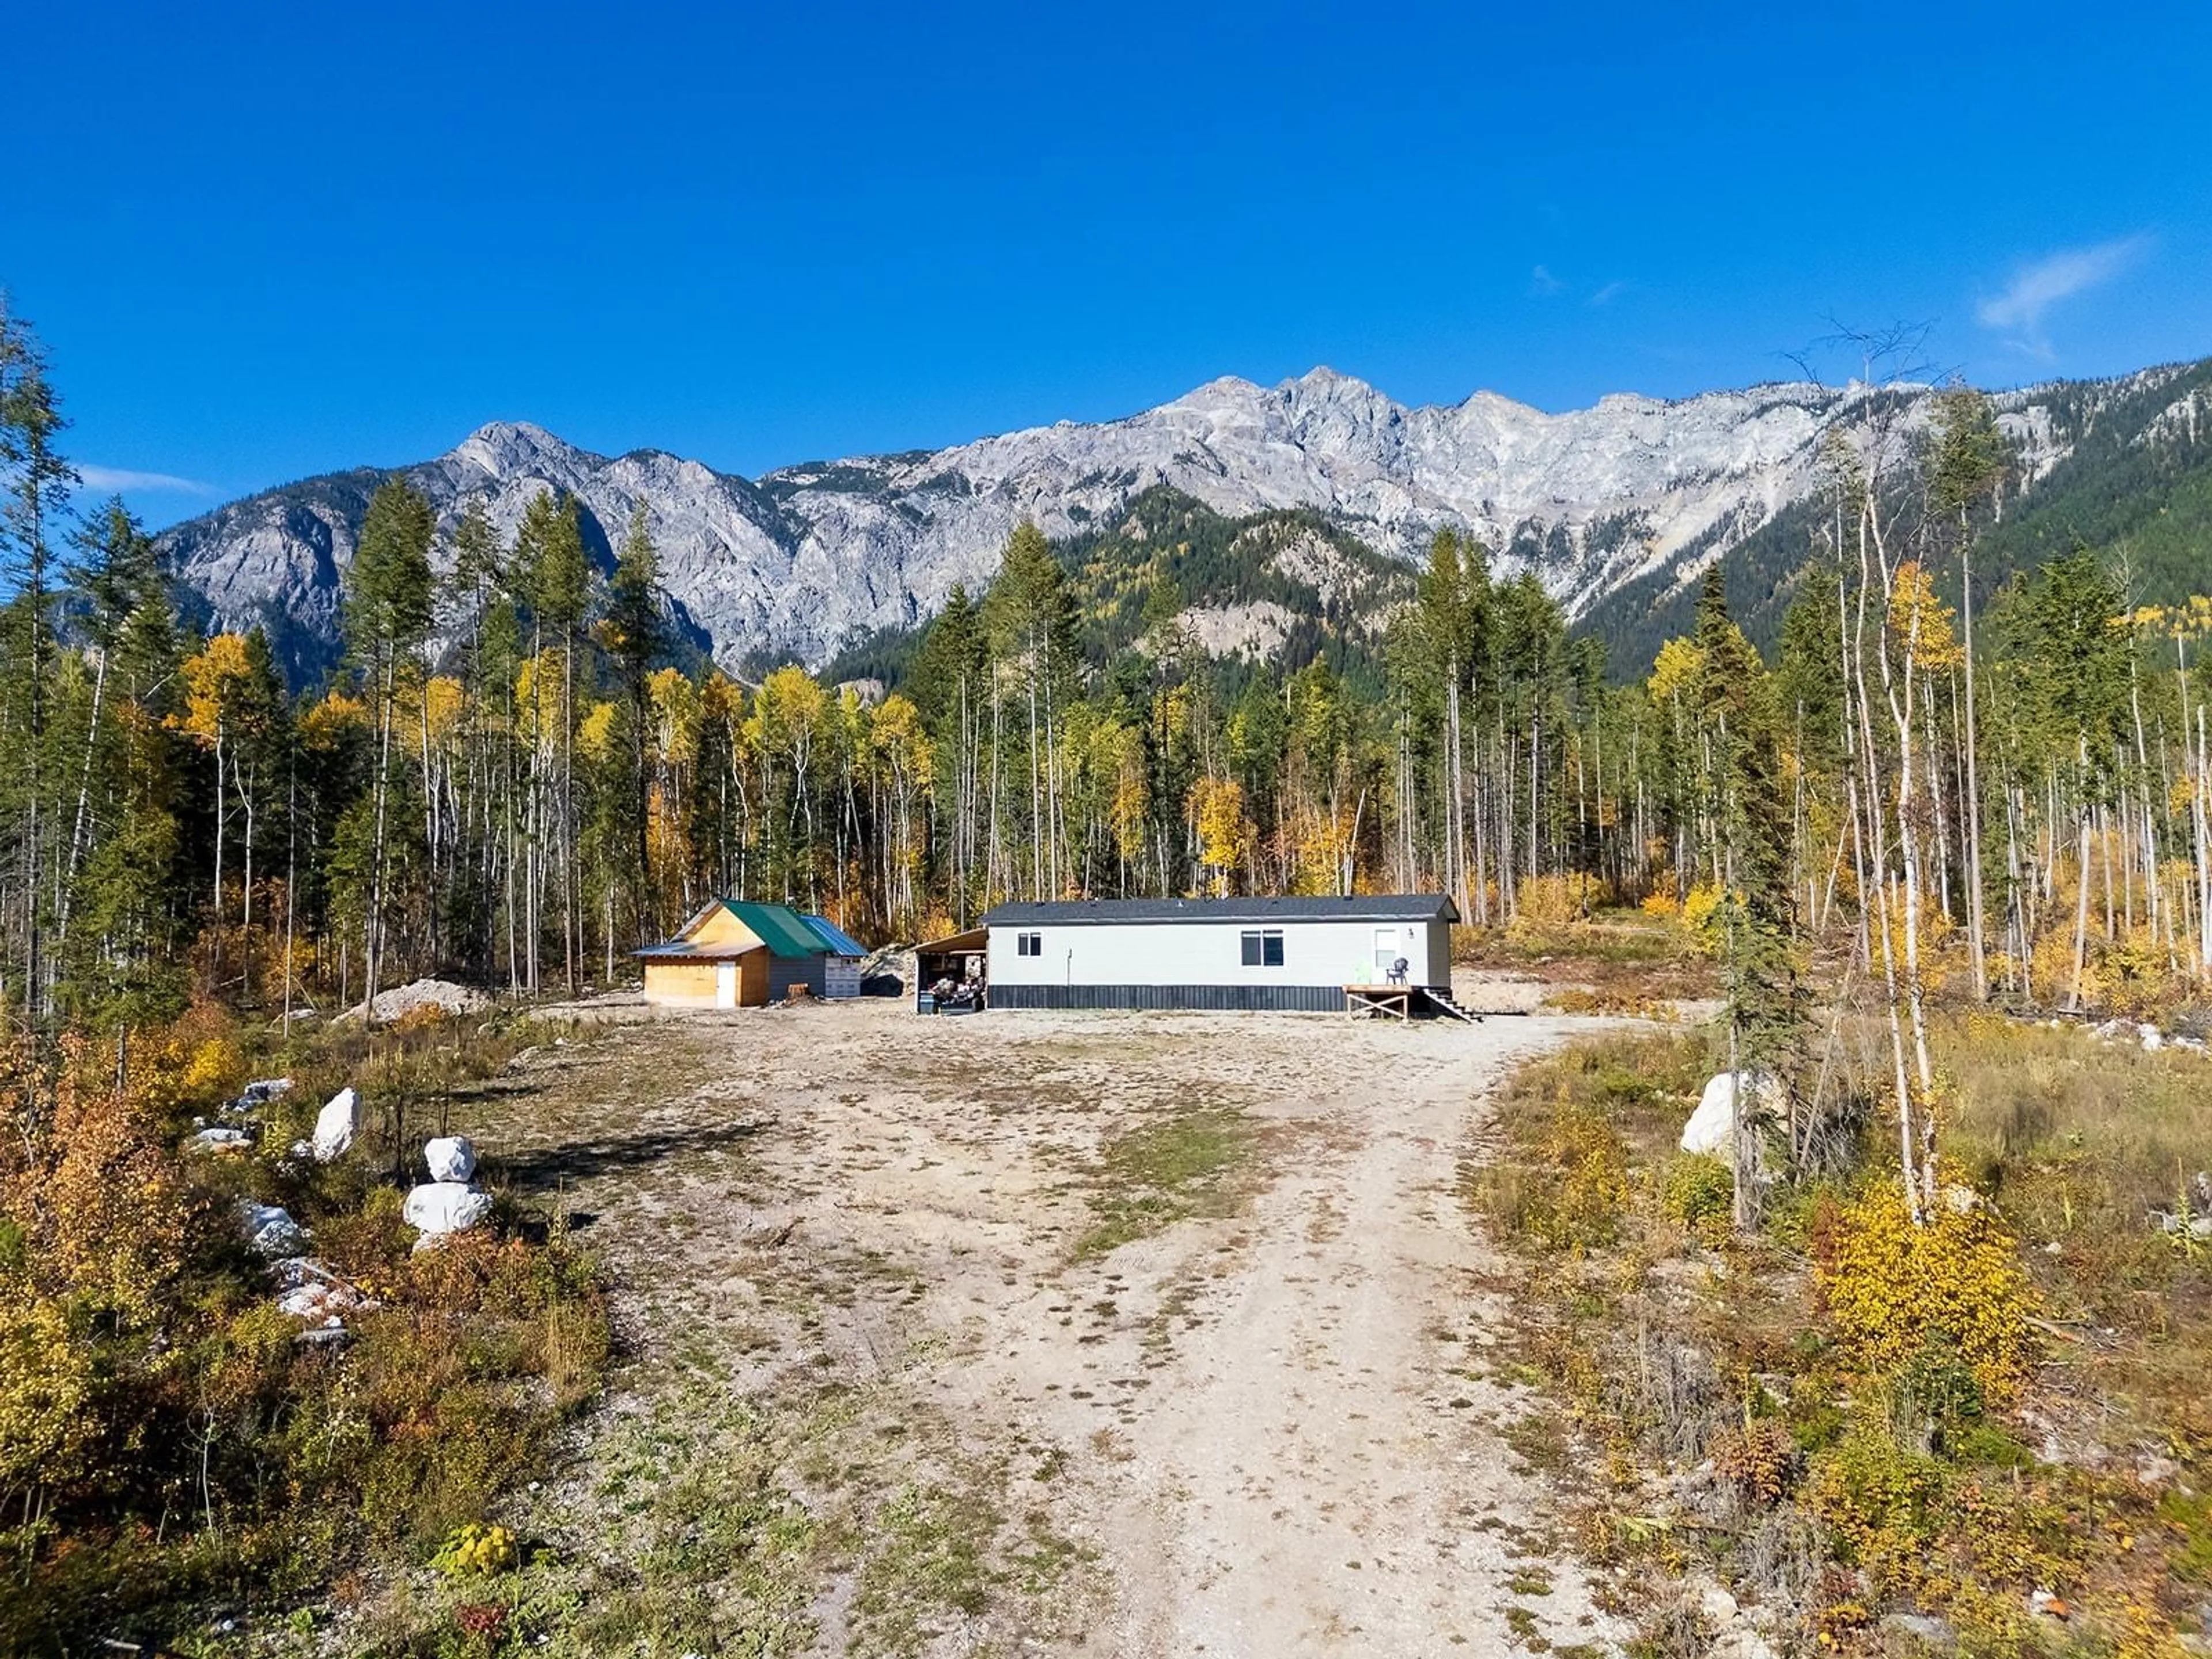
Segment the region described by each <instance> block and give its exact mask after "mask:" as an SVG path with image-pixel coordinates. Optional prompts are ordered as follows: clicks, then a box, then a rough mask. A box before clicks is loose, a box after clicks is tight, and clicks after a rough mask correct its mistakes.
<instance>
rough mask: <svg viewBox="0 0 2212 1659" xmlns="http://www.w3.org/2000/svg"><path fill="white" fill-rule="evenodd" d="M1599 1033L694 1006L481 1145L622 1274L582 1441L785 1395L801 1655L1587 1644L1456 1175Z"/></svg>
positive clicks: (790, 1625) (586, 1067)
mask: <svg viewBox="0 0 2212 1659" xmlns="http://www.w3.org/2000/svg"><path fill="white" fill-rule="evenodd" d="M1578 1024H1588V1022H1574V1021H1563V1020H1550V1019H1544V1018H1523V1019H1510V1020H1496V1021H1492V1022H1491V1023H1489V1024H1484V1025H1480V1026H1474V1027H1468V1026H1462V1025H1455V1024H1422V1025H1415V1026H1412V1027H1406V1026H1401V1025H1398V1024H1395V1023H1389V1024H1385V1023H1362V1024H1351V1023H1340V1022H1337V1021H1334V1020H1329V1019H1326V1018H1292V1017H1280V1018H1263V1017H1210V1016H1171V1015H1150V1016H1085V1015H1049V1014H1012V1015H993V1016H986V1017H984V1018H972V1019H961V1020H919V1019H916V1018H913V1017H912V1016H911V1015H910V1014H909V1013H908V1012H906V1010H905V1008H904V1006H903V1005H897V1004H866V1005H847V1006H835V1007H813V1008H803V1009H793V1010H779V1011H769V1012H757V1013H741V1014H734V1015H727V1016H705V1017H696V1018H688V1019H684V1020H680V1021H665V1022H659V1023H653V1024H641V1025H636V1026H630V1027H617V1028H614V1029H610V1030H599V1031H595V1032H592V1033H590V1034H588V1035H580V1036H578V1037H577V1038H575V1039H574V1040H573V1041H572V1042H571V1043H570V1045H569V1046H568V1047H567V1048H562V1049H560V1050H557V1051H553V1052H550V1053H541V1054H539V1055H538V1056H537V1057H534V1059H533V1060H532V1062H531V1063H530V1064H529V1065H528V1066H526V1067H525V1068H524V1069H523V1071H522V1073H520V1078H519V1079H518V1084H517V1086H516V1088H515V1089H514V1091H513V1092H512V1093H510V1094H508V1095H507V1096H506V1097H504V1099H503V1100H501V1101H500V1102H498V1103H495V1104H494V1105H493V1106H492V1107H491V1108H489V1110H488V1112H487V1121H485V1123H484V1124H483V1138H484V1139H485V1141H486V1142H487V1144H488V1146H489V1148H490V1149H491V1150H492V1151H493V1152H494V1153H495V1157H496V1158H497V1160H498V1161H497V1163H496V1164H495V1172H496V1171H497V1170H504V1173H505V1175H506V1177H507V1180H508V1181H509V1182H510V1183H511V1184H512V1186H513V1187H514V1188H517V1189H519V1190H520V1191H521V1192H523V1193H526V1194H528V1193H535V1194H540V1195H546V1194H554V1193H556V1192H557V1193H558V1194H560V1200H559V1201H560V1202H561V1203H562V1204H565V1205H568V1206H571V1207H572V1208H573V1209H574V1210H576V1211H579V1212H583V1213H584V1214H586V1215H587V1216H590V1217H592V1218H594V1219H593V1220H592V1223H591V1227H590V1236H591V1237H593V1238H595V1239H596V1240H597V1241H598V1243H599V1247H600V1248H601V1249H602V1250H603V1251H604V1252H605V1255H606V1256H607V1258H608V1260H609V1261H610V1262H611V1264H612V1266H613V1267H614V1268H615V1270H616V1272H617V1274H618V1276H619V1278H620V1280H621V1283H622V1285H623V1306H624V1308H625V1310H626V1312H627V1316H628V1318H629V1323H630V1327H631V1329H632V1331H633V1334H634V1336H635V1341H636V1344H637V1349H638V1353H639V1358H638V1360H637V1362H636V1363H635V1364H634V1365H633V1366H631V1367H630V1368H629V1371H628V1372H627V1374H626V1376H625V1379H624V1382H623V1397H622V1398H620V1399H618V1400H617V1401H616V1402H615V1409H614V1410H613V1411H612V1412H611V1413H609V1414H607V1416H606V1417H605V1419H604V1420H603V1421H602V1423H601V1425H599V1427H597V1428H595V1429H594V1430H593V1431H592V1434H593V1435H594V1436H596V1437H607V1436H612V1435H616V1434H618V1433H620V1432H622V1425H623V1423H624V1422H625V1421H626V1420H629V1421H635V1420H636V1419H638V1418H639V1417H640V1416H641V1414H642V1413H648V1412H650V1411H651V1410H652V1409H653V1402H654V1401H656V1400H660V1399H666V1398H669V1397H671V1396H672V1395H673V1393H674V1391H675V1390H677V1389H679V1388H681V1389H690V1390H692V1391H693V1395H694V1397H696V1390H697V1389H699V1388H700V1386H701V1385H702V1379H706V1385H707V1386H708V1387H710V1388H712V1389H717V1390H726V1391H727V1392H728V1393H729V1395H731V1396H732V1397H734V1398H738V1399H743V1400H746V1401H771V1402H774V1404H773V1409H774V1411H775V1413H777V1414H778V1416H777V1419H776V1420H777V1421H778V1422H780V1423H781V1425H782V1426H781V1428H779V1429H777V1430H775V1431H772V1432H770V1433H769V1442H770V1443H771V1444H772V1445H773V1447H774V1451H775V1460H776V1462H777V1464H778V1468H779V1471H780V1473H779V1476H778V1478H779V1479H780V1480H782V1481H783V1483H784V1485H785V1486H786V1487H787V1490H788V1492H789V1493H790V1495H791V1498H792V1502H793V1505H794V1506H795V1509H796V1510H803V1512H804V1513H805V1515H806V1516H808V1517H811V1518H810V1520H809V1522H808V1523H807V1530H806V1531H805V1542H804V1544H803V1546H795V1547H794V1548H793V1555H792V1559H791V1561H790V1563H789V1566H790V1582H792V1583H794V1584H803V1585H804V1586H805V1589H804V1593H803V1595H798V1599H799V1600H803V1601H805V1607H804V1610H803V1612H797V1613H793V1616H792V1617H791V1619H790V1620H788V1622H787V1624H785V1625H782V1626H779V1627H778V1629H779V1631H781V1632H782V1636H783V1639H784V1641H785V1644H786V1647H787V1650H794V1651H803V1650H813V1651H818V1652H824V1653H842V1652H857V1653H869V1652H886V1653H892V1652H908V1653H946V1654H952V1653H977V1652H1010V1653H1011V1652H1022V1651H1027V1652H1039V1651H1042V1652H1060V1653H1083V1654H1098V1655H1113V1656H1153V1655H1183V1654H1200V1653H1203V1654H1207V1655H1223V1656H1251V1659H1279V1656H1291V1655H1306V1654H1376V1655H1389V1656H1419V1655H1430V1654H1437V1655H1442V1654H1449V1653H1455V1652H1470V1651H1471V1652H1475V1653H1492V1652H1503V1651H1505V1650H1509V1649H1510V1648H1516V1647H1526V1648H1531V1649H1540V1648H1541V1646H1542V1645H1543V1644H1546V1643H1548V1644H1551V1645H1552V1646H1553V1647H1555V1648H1566V1649H1571V1648H1573V1647H1575V1646H1577V1645H1579V1644H1589V1646H1590V1647H1591V1648H1592V1649H1593V1650H1595V1649H1603V1648H1607V1647H1609V1646H1610V1645H1611V1644H1612V1643H1613V1640H1615V1639H1617V1638H1618V1636H1619V1634H1620V1631H1619V1629H1618V1628H1617V1627H1616V1626H1614V1625H1613V1621H1612V1620H1608V1619H1607V1618H1606V1617H1604V1616H1603V1615H1601V1614H1600V1613H1596V1612H1595V1611H1594V1610H1593V1608H1592V1607H1591V1606H1590V1604H1589V1597H1588V1595H1587V1593H1586V1589H1585V1587H1584V1585H1583V1583H1582V1582H1581V1580H1580V1579H1579V1577H1577V1574H1576V1572H1575V1571H1574V1569H1573V1567H1572V1566H1571V1564H1570V1562H1569V1561H1568V1560H1567V1559H1566V1553H1565V1551H1564V1550H1562V1549H1559V1548H1558V1547H1556V1546H1555V1543H1554V1541H1553V1539H1552V1538H1551V1536H1550V1531H1549V1528H1548V1526H1547V1499H1546V1495H1545V1487H1544V1485H1543V1480H1542V1478H1541V1476H1540V1475H1538V1474H1534V1472H1531V1471H1528V1470H1526V1469H1525V1468H1522V1466H1521V1464H1520V1460H1519V1459H1518V1458H1517V1457H1516V1455H1515V1454H1514V1453H1513V1451H1512V1450H1511V1449H1510V1447H1509V1446H1508V1444H1507V1443H1506V1441H1505V1439H1504V1437H1502V1436H1503V1433H1504V1431H1506V1429H1507V1427H1508V1425H1510V1421H1511V1419H1512V1416H1513V1413H1514V1410H1515V1391H1514V1390H1513V1389H1512V1388H1511V1387H1510V1384H1509V1383H1505V1382H1504V1381H1503V1380H1501V1379H1499V1378H1498V1377H1497V1376H1493V1375H1492V1372H1493V1369H1494V1367H1495V1365H1496V1360H1495V1358H1494V1356H1492V1355H1490V1354H1489V1353H1488V1352H1486V1345H1487V1340H1488V1336H1489V1331H1490V1324H1491V1321H1490V1319H1489V1317H1488V1314H1489V1311H1490V1310H1488V1309H1487V1308H1486V1302H1485V1292H1484V1290H1483V1288H1482V1285H1483V1283H1484V1268H1485V1266H1486V1257H1485V1251H1484V1247H1483V1245H1482V1244H1481V1243H1480V1240H1479V1239H1478V1238H1477V1237H1475V1235H1474V1232H1473V1231H1471V1226H1470V1221H1469V1218H1468V1213H1467V1211H1466V1210H1465V1208H1464V1206H1462V1201H1461V1199H1460V1197H1459V1195H1458V1193H1457V1190H1456V1188H1457V1184H1458V1182H1459V1179H1460V1176H1461V1173H1462V1161H1463V1160H1465V1159H1467V1158H1470V1157H1475V1156H1479V1155H1480V1133H1481V1127H1482V1122H1483V1116H1484V1110H1483V1105H1482V1097H1483V1094H1484V1091H1486V1088H1487V1087H1488V1086H1489V1085H1491V1084H1492V1083H1493V1082H1494V1081H1495V1080H1496V1079H1498V1076H1499V1075H1500V1074H1501V1072H1502V1070H1503V1069H1504V1067H1506V1066H1508V1065H1509V1064H1510V1062H1511V1061H1513V1060H1516V1059H1517V1058H1520V1057H1522V1056H1525V1055H1527V1054H1531V1053H1533V1052H1535V1051H1537V1050H1539V1049H1541V1048H1543V1047H1545V1046H1547V1045H1548V1044H1550V1043H1552V1042H1556V1041H1557V1040H1559V1037H1560V1036H1562V1035H1563V1034H1565V1032H1566V1031H1568V1030H1571V1029H1573V1028H1574V1027H1576V1026H1577V1025H1578ZM578 1450H579V1454H580V1456H579V1460H578V1467H579V1469H580V1471H588V1470H590V1469H592V1468H593V1467H595V1448H594V1445H593V1443H592V1442H590V1441H587V1442H586V1444H585V1445H583V1446H581V1447H580V1448H579V1449H578ZM598 1461H599V1462H603V1461H604V1460H603V1459H600V1460H598ZM590 1490H592V1487H591V1483H590V1480H589V1478H588V1476H587V1475H586V1474H582V1473H580V1474H579V1475H578V1476H577V1477H576V1478H575V1479H574V1480H572V1481H571V1482H570V1491H569V1492H568V1496H567V1498H566V1499H565V1500H564V1501H565V1502H567V1504H568V1506H569V1508H570V1509H571V1510H573V1509H574V1507H575V1506H576V1504H577V1501H578V1498H579V1495H580V1494H584V1493H586V1492H589V1491H590ZM571 1533H572V1534H575V1528H574V1524H573V1523H571ZM568 1542H569V1546H570V1547H572V1548H574V1549H578V1550H585V1549H588V1548H590V1547H592V1543H591V1541H590V1540H588V1539H586V1538H584V1537H582V1536H580V1535H572V1536H571V1537H570V1539H569V1541H568ZM599 1547H600V1548H602V1549H605V1550H615V1549H619V1548H622V1547H623V1544H622V1541H621V1539H620V1536H619V1533H618V1529H617V1531H615V1532H610V1533H608V1534H606V1535H605V1538H604V1539H603V1540H602V1541H601V1542H600V1544H599ZM795 1594H797V1593H796V1592H795ZM742 1617H743V1614H742V1611H741V1610H732V1611H731V1612H729V1613H728V1614H727V1618H728V1619H732V1620H741V1619H742ZM722 1628H723V1626H714V1629H715V1630H720V1629H722ZM730 1628H732V1629H734V1628H736V1626H730ZM748 1639H754V1640H756V1641H757V1642H758V1643H759V1644H760V1645H762V1646H763V1648H764V1649H765V1650H771V1651H774V1650H779V1647H778V1641H777V1640H776V1639H774V1638H765V1639H764V1638H759V1637H758V1636H757V1634H755V1635H751V1636H750V1637H749V1638H748Z"/></svg>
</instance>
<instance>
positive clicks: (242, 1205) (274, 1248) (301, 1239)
mask: <svg viewBox="0 0 2212 1659" xmlns="http://www.w3.org/2000/svg"><path fill="white" fill-rule="evenodd" d="M238 1214H239V1219H240V1221H242V1222H243V1223H244V1224H245V1226H246V1239H247V1242H248V1243H251V1244H252V1246H253V1248H254V1249H257V1250H258V1251H259V1252H260V1253H261V1254H262V1255H265V1256H271V1257H274V1256H286V1255H299V1253H300V1252H301V1250H303V1249H306V1248H307V1229H306V1228H304V1227H302V1226H301V1225H300V1224H299V1223H298V1222H296V1221H295V1220H293V1219H292V1217H291V1213H290V1212H289V1211H287V1210H286V1209H284V1208H283V1206H281V1205H276V1204H257V1203H255V1202H254V1201H253V1200H252V1199H250V1198H241V1199H240V1200H238Z"/></svg>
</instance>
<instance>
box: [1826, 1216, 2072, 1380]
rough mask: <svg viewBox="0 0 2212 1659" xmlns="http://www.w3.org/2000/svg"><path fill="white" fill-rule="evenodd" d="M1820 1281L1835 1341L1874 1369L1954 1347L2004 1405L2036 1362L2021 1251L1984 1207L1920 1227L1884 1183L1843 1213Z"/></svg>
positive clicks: (1829, 1240) (1830, 1238)
mask: <svg viewBox="0 0 2212 1659" xmlns="http://www.w3.org/2000/svg"><path fill="white" fill-rule="evenodd" d="M1814 1277H1815V1280H1816V1282H1817V1284H1818V1285H1819V1288H1820V1296H1821V1299H1822V1300H1823V1301H1824V1302H1825V1304H1826V1306H1827V1309H1828V1313H1829V1316H1830V1317H1831V1318H1832V1320H1833V1321H1834V1322H1835V1325H1836V1329H1837V1331H1838V1334H1840V1335H1841V1336H1842V1337H1843V1339H1844V1341H1845V1342H1846V1343H1847V1344H1848V1345H1849V1346H1850V1349H1851V1351H1852V1352H1854V1354H1855V1355H1856V1356H1857V1358H1858V1360H1859V1361H1860V1363H1861V1364H1864V1365H1865V1366H1866V1367H1868V1368H1869V1370H1878V1371H1887V1370H1894V1369H1895V1368H1897V1367H1898V1366H1900V1365H1903V1364H1906V1363H1907V1362H1908V1361H1910V1360H1911V1359H1912V1358H1913V1357H1914V1356H1915V1355H1917V1354H1918V1353H1920V1352H1923V1350H1924V1349H1925V1348H1926V1347H1927V1346H1929V1342H1930V1340H1931V1339H1932V1340H1938V1341H1942V1342H1948V1344H1950V1345H1952V1346H1954V1347H1956V1348H1957V1350H1958V1352H1959V1357H1960V1359H1961V1360H1962V1361H1963V1362H1964V1363H1965V1364H1966V1366H1967V1368H1968V1369H1969V1370H1972V1372H1973V1374H1974V1378H1975V1380H1976V1381H1977V1382H1978V1383H1980V1384H1981V1387H1982V1391H1983V1394H1984V1395H1985V1396H1986V1397H1987V1398H1988V1399H1990V1401H2007V1400H2009V1399H2011V1398H2013V1397H2014V1396H2015V1395H2017V1394H2018V1393H2019V1391H2020V1387H2021V1383H2023V1382H2024V1381H2025V1380H2026V1378H2027V1371H2028V1368H2029V1367H2030V1366H2031V1365H2032V1364H2034V1362H2035V1357H2036V1344H2035V1334H2034V1329H2033V1326H2032V1324H2031V1323H2030V1321H2031V1319H2032V1317H2033V1314H2034V1311H2035V1305H2036V1303H2035V1292H2034V1290H2033V1286H2032V1285H2030V1284H2029V1283H2028V1279H2027V1273H2025V1272H2024V1271H2023V1270H2022V1269H2021V1265H2020V1248H2019V1245H2018V1243H2016V1242H2015V1240H2014V1239H2013V1238H2012V1237H2011V1236H2010V1235H2009V1234H2008V1233H2007V1232H2006V1231H2005V1230H2004V1228H2003V1227H2002V1225H2000V1224H1999V1223H1998V1221H1997V1219H1996V1217H1995V1216H1994V1215H1993V1214H1991V1213H1990V1211H1989V1210H1988V1208H1987V1207H1986V1206H1983V1205H1980V1204H1976V1205H1973V1206H1970V1207H1966V1208H1963V1209H1960V1208H1954V1207H1952V1206H1948V1205H1944V1206H1939V1207H1938V1208H1937V1210H1936V1213H1935V1214H1934V1215H1932V1216H1930V1217H1929V1218H1928V1219H1927V1221H1926V1222H1925V1223H1923V1225H1917V1226H1916V1225H1913V1221H1912V1218H1911V1214H1910V1213H1909V1212H1908V1211H1907V1210H1906V1208H1905V1198H1904V1194H1903V1193H1902V1192H1901V1191H1899V1188H1897V1186H1895V1185H1894V1184H1892V1183H1888V1182H1885V1183H1884V1184H1883V1185H1881V1187H1879V1188H1875V1190H1874V1191H1872V1192H1869V1194H1866V1196H1864V1197H1863V1198H1862V1199H1860V1200H1858V1201H1857V1203H1855V1204H1853V1205H1851V1206H1850V1207H1849V1208H1848V1209H1846V1210H1845V1211H1844V1212H1843V1214H1842V1216H1841V1217H1840V1218H1838V1223H1837V1225H1835V1227H1834V1228H1833V1230H1832V1231H1831V1232H1830V1233H1829V1235H1828V1236H1827V1237H1826V1239H1824V1240H1823V1241H1822V1248H1821V1249H1820V1253H1819V1255H1818V1256H1817V1258H1816V1260H1815V1261H1814Z"/></svg>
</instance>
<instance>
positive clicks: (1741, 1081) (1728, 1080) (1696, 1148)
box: [1682, 1071, 1776, 1158]
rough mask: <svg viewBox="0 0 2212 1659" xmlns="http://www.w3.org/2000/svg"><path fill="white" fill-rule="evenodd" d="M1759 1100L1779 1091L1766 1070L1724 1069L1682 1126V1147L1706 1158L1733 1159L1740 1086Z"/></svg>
mask: <svg viewBox="0 0 2212 1659" xmlns="http://www.w3.org/2000/svg"><path fill="white" fill-rule="evenodd" d="M1740 1088H1741V1091H1744V1092H1747V1094H1748V1095H1749V1096H1750V1097H1751V1098H1752V1099H1753V1100H1754V1101H1756V1100H1758V1099H1759V1097H1762V1096H1771V1095H1772V1094H1773V1093H1774V1092H1775V1088H1776V1085H1775V1081H1774V1079H1773V1077H1772V1076H1771V1074H1770V1073H1765V1072H1755V1071H1754V1072H1723V1073H1720V1074H1719V1075H1717V1077H1715V1078H1714V1079H1712V1080H1711V1082H1710V1083H1708V1084H1706V1085H1705V1093H1704V1094H1703V1095H1701V1096H1699V1098H1698V1109H1697V1110H1696V1111H1694V1112H1692V1113H1691V1114H1690V1121H1688V1122H1687V1123H1686V1124H1684V1125H1683V1126H1682V1150H1683V1151H1684V1152H1697V1153H1699V1154H1701V1155H1702V1156H1704V1157H1706V1158H1732V1157H1733V1156H1734V1155H1735V1103H1736V1096H1737V1093H1738V1091H1739V1089H1740Z"/></svg>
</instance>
